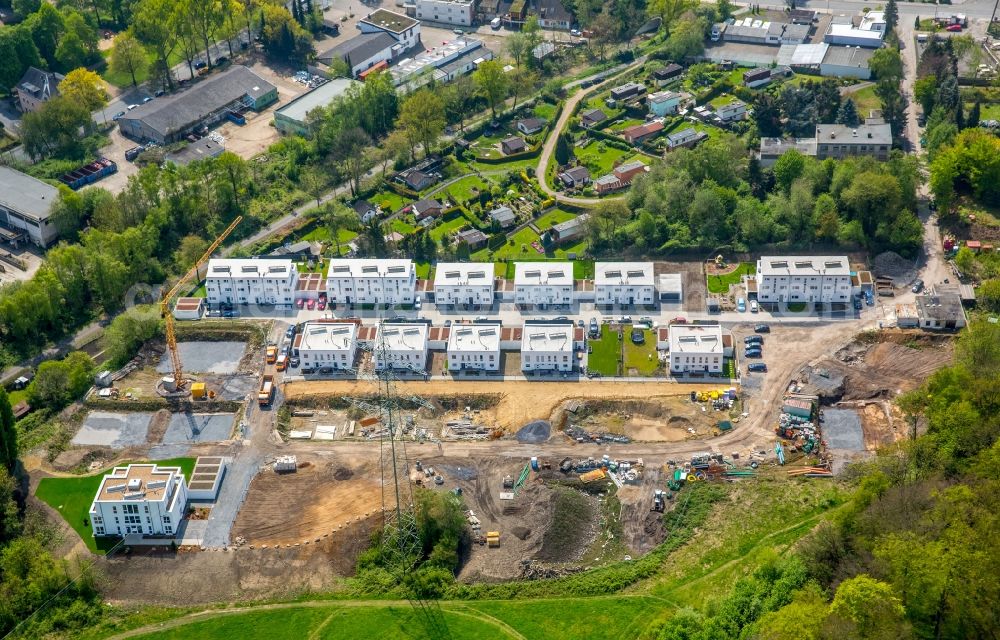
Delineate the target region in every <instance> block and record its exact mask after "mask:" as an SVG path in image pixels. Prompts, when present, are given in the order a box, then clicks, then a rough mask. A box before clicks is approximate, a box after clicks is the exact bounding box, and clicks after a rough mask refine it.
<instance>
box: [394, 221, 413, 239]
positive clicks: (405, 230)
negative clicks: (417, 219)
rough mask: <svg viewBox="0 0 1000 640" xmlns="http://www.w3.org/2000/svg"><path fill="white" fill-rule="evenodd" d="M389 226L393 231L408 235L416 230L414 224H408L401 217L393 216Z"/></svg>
mask: <svg viewBox="0 0 1000 640" xmlns="http://www.w3.org/2000/svg"><path fill="white" fill-rule="evenodd" d="M389 228H390V229H392V230H393V231H398V232H399V233H400V235H404V236H408V235H410V234H411V233H413V232H415V231H416V230H417V227H416V225H413V224H410V223H409V222H407V221H406V220H403V219H402V218H393V220H392V222H390V223H389Z"/></svg>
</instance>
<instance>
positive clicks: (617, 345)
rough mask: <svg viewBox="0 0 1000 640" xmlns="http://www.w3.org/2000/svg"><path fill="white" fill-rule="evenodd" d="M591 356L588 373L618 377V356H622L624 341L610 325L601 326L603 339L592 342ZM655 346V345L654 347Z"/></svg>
mask: <svg viewBox="0 0 1000 640" xmlns="http://www.w3.org/2000/svg"><path fill="white" fill-rule="evenodd" d="M588 344H589V345H590V349H591V351H590V355H588V356H587V371H595V372H597V373H600V374H601V375H602V376H617V375H618V356H619V355H620V354H621V349H622V341H621V340H619V339H618V332H617V331H615V330H612V329H611V327H610V325H606V324H602V325H601V338H600V339H599V340H590V342H589V343H588ZM654 346H655V345H654Z"/></svg>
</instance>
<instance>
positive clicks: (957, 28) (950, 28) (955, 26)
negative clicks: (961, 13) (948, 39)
mask: <svg viewBox="0 0 1000 640" xmlns="http://www.w3.org/2000/svg"><path fill="white" fill-rule="evenodd" d="M961 30H962V25H960V24H949V25H948V26H947V27H945V31H961Z"/></svg>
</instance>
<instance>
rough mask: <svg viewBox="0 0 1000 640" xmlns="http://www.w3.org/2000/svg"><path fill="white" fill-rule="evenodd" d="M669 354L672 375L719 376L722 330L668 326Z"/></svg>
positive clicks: (721, 355) (689, 325) (699, 326)
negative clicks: (698, 374) (699, 374)
mask: <svg viewBox="0 0 1000 640" xmlns="http://www.w3.org/2000/svg"><path fill="white" fill-rule="evenodd" d="M669 354H670V371H671V373H721V372H722V361H723V345H722V327H721V326H719V325H717V324H714V325H701V324H672V325H670V339H669Z"/></svg>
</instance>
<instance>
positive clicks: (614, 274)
mask: <svg viewBox="0 0 1000 640" xmlns="http://www.w3.org/2000/svg"><path fill="white" fill-rule="evenodd" d="M655 282H656V280H655V278H654V276H653V263H652V262H598V263H597V264H596V265H594V303H595V304H600V305H629V306H631V305H636V304H654V303H655V302H656V286H655V284H654V283H655Z"/></svg>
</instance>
